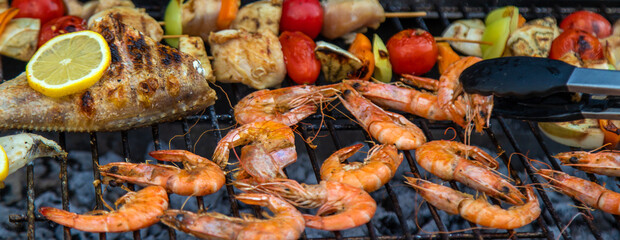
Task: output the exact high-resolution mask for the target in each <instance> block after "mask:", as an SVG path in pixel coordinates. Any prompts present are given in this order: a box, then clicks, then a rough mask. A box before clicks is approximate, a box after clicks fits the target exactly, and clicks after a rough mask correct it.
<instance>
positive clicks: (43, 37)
mask: <svg viewBox="0 0 620 240" xmlns="http://www.w3.org/2000/svg"><path fill="white" fill-rule="evenodd" d="M85 29H86V21H84V19H81V18H79V17H75V16H64V17H59V18H54V19H52V20H50V21H49V22H47V23H45V24H43V26H42V27H41V33H40V34H39V43H38V46H37V47H41V45H43V44H44V43H46V42H47V41H49V40H50V39H52V38H53V37H56V36H58V35H61V34H65V33H70V32H77V31H82V30H85Z"/></svg>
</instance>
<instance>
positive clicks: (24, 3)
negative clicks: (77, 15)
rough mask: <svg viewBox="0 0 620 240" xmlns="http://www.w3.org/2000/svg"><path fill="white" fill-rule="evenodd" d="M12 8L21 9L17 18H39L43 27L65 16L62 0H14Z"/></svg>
mask: <svg viewBox="0 0 620 240" xmlns="http://www.w3.org/2000/svg"><path fill="white" fill-rule="evenodd" d="M11 7H14V8H19V13H17V16H15V18H38V19H40V20H41V25H43V24H45V23H46V22H47V21H49V20H52V19H53V18H57V17H62V16H63V15H65V5H64V4H63V2H62V0H13V2H12V3H11Z"/></svg>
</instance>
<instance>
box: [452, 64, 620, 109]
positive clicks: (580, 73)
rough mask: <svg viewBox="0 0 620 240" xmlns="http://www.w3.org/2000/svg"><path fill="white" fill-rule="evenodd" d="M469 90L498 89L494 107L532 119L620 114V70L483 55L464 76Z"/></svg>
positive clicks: (493, 91) (493, 92) (490, 92)
mask: <svg viewBox="0 0 620 240" xmlns="http://www.w3.org/2000/svg"><path fill="white" fill-rule="evenodd" d="M460 81H461V82H462V84H463V89H464V90H465V92H467V93H476V94H481V95H485V96H486V95H494V96H495V97H494V104H495V106H494V108H493V113H494V114H497V115H500V116H503V117H508V118H517V119H524V120H533V121H571V120H577V119H584V118H599V119H615V120H620V71H610V70H599V69H588V68H578V67H575V66H572V65H570V64H567V63H564V62H562V61H558V60H553V59H547V58H535V57H504V58H495V59H490V60H484V61H480V62H478V63H476V64H474V65H472V66H471V67H469V68H467V69H465V70H464V71H463V73H462V74H461V76H460Z"/></svg>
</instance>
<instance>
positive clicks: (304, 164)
mask: <svg viewBox="0 0 620 240" xmlns="http://www.w3.org/2000/svg"><path fill="white" fill-rule="evenodd" d="M508 122H509V124H510V126H511V127H514V129H513V130H515V131H513V133H514V134H516V136H515V138H517V140H518V143H519V147H520V148H521V149H523V150H524V151H526V152H525V153H523V154H525V155H527V156H528V158H530V159H537V160H540V161H542V162H548V159H547V158H546V157H545V155H544V153H543V152H542V150H541V147H540V146H539V145H538V143H537V141H536V139H535V138H534V137H533V136H532V134H531V132H529V128H526V126H525V124H524V123H522V122H518V121H514V122H512V121H508ZM178 125H180V124H176V123H172V124H164V125H161V127H160V129H161V130H160V134H161V135H160V139H161V140H162V141H161V145H162V148H164V149H168V148H170V149H185V143H184V141H183V138H182V137H180V138H179V137H176V138H175V137H174V136H175V135H178V134H179V131H177V130H180V127H178ZM172 129H175V130H172ZM207 129H208V128H207V126H201V124H199V125H197V126H196V127H195V128H194V129H192V131H191V133H192V136H191V139H192V143H196V142H198V144H197V145H196V153H198V154H199V155H201V156H207V158H210V156H211V155H212V153H213V149H214V145H215V143H216V142H217V139H216V137H215V136H214V134H212V133H211V134H209V133H207V134H205V135H204V136H202V137H201V139H200V140H199V139H198V138H199V135H200V133H202V132H204V131H206V130H207ZM492 130H493V132H496V133H499V132H501V131H502V129H501V128H500V127H499V126H498V124H495V125H493V126H492ZM196 133H198V134H196ZM3 134H4V133H3ZM322 134H323V133H322ZM337 135H338V136H337V138H338V139H339V140H340V141H339V142H340V144H341V146H339V147H346V146H350V145H352V144H355V143H360V142H362V143H363V142H364V141H363V140H364V136H363V132H361V131H359V130H355V131H349V130H341V131H339V132H338V133H337ZM432 135H433V136H434V137H435V138H436V139H450V138H452V133H448V134H447V135H444V132H443V130H433V131H432ZM97 137H98V150H99V162H100V164H102V165H103V164H107V163H110V162H120V161H124V158H123V153H122V143H121V138H120V134H118V133H103V134H102V133H100V134H98V135H97ZM498 138H499V139H498V140H499V141H500V144H501V145H502V147H503V148H504V149H505V150H506V151H507V152H506V153H505V154H508V155H510V153H512V152H514V149H512V145H510V143H509V142H508V140H507V139H506V138H505V137H504V136H503V134H502V135H501V136H498ZM50 139H53V140H57V138H55V137H54V135H50ZM171 139H172V140H171ZM169 140H171V141H169ZM129 141H130V144H131V145H130V158H131V161H133V162H141V161H144V160H152V158H151V157H149V156H148V152H150V151H152V150H154V143H153V141H152V135H151V134H150V129H138V130H132V131H130V132H129ZM545 141H546V144H547V145H548V146H549V148H550V149H552V151H553V152H552V153H553V154H555V153H558V152H562V151H569V150H570V149H568V148H567V147H565V146H562V145H559V144H556V143H553V142H552V141H551V140H549V139H545ZM169 143H170V145H168V144H169ZM313 143H314V144H316V149H315V150H314V152H315V153H316V155H317V159H319V164H320V163H321V162H322V160H323V159H326V158H327V157H328V156H329V155H330V154H331V153H333V152H334V151H336V150H337V147H336V146H334V142H332V141H331V138H330V137H329V135H328V134H323V135H320V137H319V138H318V139H317V140H315V141H314V142H313ZM472 144H473V145H476V146H481V147H482V148H483V149H484V150H486V151H487V152H489V153H492V155H497V152H496V151H494V149H495V147H494V145H493V144H492V143H491V142H490V140H489V137H488V136H487V135H479V134H473V135H472ZM296 145H297V151H298V154H299V157H298V160H297V162H296V163H294V164H292V165H291V166H289V167H287V169H286V171H287V174H288V175H289V177H290V178H292V179H295V180H297V181H300V182H304V183H307V184H316V183H317V178H316V177H315V175H314V172H313V169H312V164H311V160H310V158H309V156H308V151H309V149H307V147H306V145H305V144H304V142H303V141H301V138H300V137H297V143H296ZM67 146H69V149H67V150H68V152H69V157H68V158H69V159H68V171H67V172H68V178H69V181H68V185H69V186H68V188H69V199H70V204H69V206H70V207H69V208H70V211H71V212H76V213H86V212H89V211H92V210H93V209H95V192H94V188H93V169H92V165H93V164H92V154H91V152H90V145H89V144H88V135H87V134H68V136H67ZM311 151H312V150H311ZM367 151H368V145H366V147H364V149H362V150H361V151H360V152H359V153H357V154H356V155H354V156H353V157H352V158H351V159H349V160H350V161H361V160H362V159H364V157H365V156H366V152H367ZM411 154H412V155H413V156H415V153H414V151H411ZM231 158H233V159H234V154H232V153H231ZM498 160H499V161H500V166H501V167H500V169H499V171H500V172H501V173H503V174H507V173H508V170H507V168H506V165H505V164H504V163H502V161H501V160H500V159H498ZM511 161H512V163H511V165H512V167H513V168H516V170H517V172H519V177H520V178H521V179H523V180H525V181H526V183H527V184H529V183H531V179H530V178H529V177H528V176H527V175H526V174H525V170H524V169H523V168H522V166H521V163H520V161H519V157H518V156H512V157H511ZM34 165H35V167H34V173H35V175H34V179H35V186H34V187H35V196H36V197H35V209H37V210H38V209H39V207H42V206H48V207H56V208H61V207H62V202H61V197H60V196H61V192H60V185H61V184H60V179H59V173H60V164H59V163H58V162H57V161H56V160H55V159H38V160H36V161H35V162H34ZM535 166H536V167H538V168H543V167H544V166H542V165H541V164H538V165H535ZM235 167H236V166H232V167H231V169H232V168H235ZM416 167H417V168H418V169H420V174H421V175H422V176H423V177H424V178H426V179H430V180H431V181H433V182H436V183H443V184H444V185H446V184H447V183H446V182H444V181H441V180H439V179H437V178H436V177H434V176H432V175H431V174H429V173H427V172H425V171H424V170H423V169H421V168H420V167H419V166H416ZM563 170H564V171H565V172H567V173H569V174H571V175H574V176H578V177H582V178H586V179H587V176H586V175H585V174H584V173H583V172H580V171H575V170H574V169H572V168H569V167H563ZM403 176H412V174H411V168H410V166H409V163H408V162H407V159H406V158H405V160H404V161H403V163H402V164H401V166H400V167H399V169H398V172H397V173H396V176H395V177H394V178H393V179H392V180H391V181H390V185H391V187H392V189H393V191H394V193H395V195H396V198H397V200H398V203H399V206H400V208H401V209H402V213H403V218H404V219H405V223H404V224H405V228H406V229H407V231H409V232H410V233H411V234H413V235H426V234H431V233H439V230H438V227H437V223H436V222H435V221H434V220H433V218H432V216H431V214H430V211H429V207H428V203H426V202H425V201H424V200H423V199H422V198H421V197H420V196H419V195H418V194H417V193H416V192H415V190H413V189H412V188H410V187H409V186H407V185H405V184H404V178H403ZM539 179H540V178H539ZM540 180H541V182H544V181H542V179H540ZM598 180H599V181H600V182H601V183H607V184H606V187H607V188H609V189H611V190H614V191H620V189H618V186H617V184H616V182H615V180H614V178H608V177H602V176H598ZM25 182H26V169H25V168H24V169H21V170H20V171H18V172H17V173H15V174H13V175H11V176H10V177H9V178H8V179H7V180H6V185H7V187H5V188H4V189H2V190H0V196H1V197H0V200H1V202H0V236H2V237H0V238H3V239H25V238H26V223H25V222H24V223H11V222H9V220H8V216H9V215H10V214H25V211H26V208H27V207H26V205H27V204H26V186H25ZM457 185H458V187H459V189H460V190H461V191H464V192H468V193H470V194H474V195H479V194H477V193H476V192H474V191H472V190H469V189H468V188H466V187H465V186H463V185H462V184H457ZM103 191H104V194H103V195H104V200H105V201H106V202H107V203H108V204H109V205H111V206H113V205H114V204H113V203H114V201H115V200H116V199H117V198H119V197H120V196H122V195H123V194H125V193H126V191H125V190H123V189H121V188H118V187H117V188H114V187H110V186H104V188H103ZM545 191H546V193H547V195H548V196H549V198H550V201H551V202H552V203H553V207H554V208H555V211H556V212H557V214H558V215H559V216H558V217H559V218H560V219H562V221H563V222H562V225H565V224H568V223H569V222H570V225H569V227H568V228H567V229H566V230H565V231H567V233H568V234H569V235H571V236H572V237H573V238H574V239H594V237H593V236H592V233H591V231H590V229H589V228H588V225H587V223H586V221H585V219H586V218H592V219H593V223H594V225H595V226H596V227H597V228H598V229H599V230H600V231H601V232H602V238H603V239H613V238H615V237H614V236H618V235H619V234H620V233H619V231H618V227H617V222H616V220H615V218H614V216H613V215H611V214H607V213H603V212H602V211H599V210H594V211H590V212H588V213H587V215H586V214H581V213H580V212H579V211H578V209H577V207H576V206H575V203H574V202H573V201H572V200H571V199H570V198H569V197H566V196H564V195H561V194H558V193H556V192H554V191H552V190H551V189H549V188H545ZM235 192H236V193H239V191H238V190H237V189H235ZM371 195H372V197H373V198H374V199H375V200H376V201H377V212H376V214H375V216H374V217H373V218H372V220H371V225H372V228H373V231H374V232H375V233H376V234H377V235H378V236H403V235H404V233H403V229H402V227H401V225H402V223H401V222H400V221H399V219H398V217H397V215H396V213H395V208H394V203H393V202H392V200H391V198H390V197H389V195H388V193H387V191H386V189H385V187H383V188H381V189H379V190H378V191H376V192H374V193H372V194H371ZM229 198H230V196H228V193H227V192H226V189H225V188H222V189H221V190H220V191H218V192H216V193H214V194H211V195H208V196H205V197H204V203H205V205H206V208H207V209H208V210H207V211H215V212H220V213H223V214H226V215H229V216H232V213H231V208H230V202H229V201H230V199H229ZM170 199H171V208H175V209H185V210H190V211H194V212H196V211H197V210H198V206H197V201H196V199H195V198H187V197H183V196H178V195H174V194H171V196H170ZM541 205H542V206H541V207H542V208H543V214H542V218H543V219H544V222H545V224H546V225H547V227H548V228H549V229H550V230H551V231H552V233H553V235H554V237H556V238H557V237H558V236H561V235H560V231H561V230H560V229H558V227H556V225H555V224H554V222H553V219H552V218H551V216H550V214H549V212H548V211H547V210H546V209H545V208H546V206H544V205H543V202H542V200H541ZM239 206H240V212H242V213H248V214H256V213H255V212H254V210H253V209H252V208H251V207H250V206H247V205H245V204H242V203H239ZM503 207H505V208H507V207H509V205H503ZM263 210H264V211H267V212H268V210H266V209H264V208H263ZM301 211H302V212H304V213H315V212H316V211H315V210H301ZM437 212H438V214H439V217H440V219H441V221H442V222H443V224H445V226H446V228H447V229H448V231H449V232H451V233H460V232H462V231H463V229H466V230H469V229H470V228H471V226H470V225H469V223H467V222H466V221H465V220H464V219H463V218H461V217H459V216H457V215H449V214H447V213H446V212H444V211H441V210H438V211H437ZM37 215H39V216H40V214H38V212H37ZM35 227H36V228H35V230H36V231H35V234H36V238H37V239H62V238H63V228H62V226H59V225H57V224H54V223H51V222H48V221H37V222H36V224H35ZM481 231H482V232H483V233H487V232H497V233H505V232H506V231H505V230H496V229H482V230H481ZM516 231H517V232H540V231H541V229H540V225H539V224H538V223H537V222H536V221H535V222H533V223H531V224H529V225H527V226H525V227H523V228H520V229H516ZM466 232H469V233H471V231H466ZM140 234H141V236H142V238H143V239H167V238H168V234H169V233H168V228H167V227H166V226H165V225H163V224H161V223H158V224H155V225H153V226H151V227H149V228H146V229H142V230H140ZM176 234H177V238H178V239H193V237H192V236H190V235H187V234H185V233H182V232H180V231H176ZM305 234H306V236H307V237H308V238H316V237H332V238H333V237H334V236H335V235H334V233H332V232H328V231H321V230H315V229H309V228H307V229H306V231H305ZM341 234H342V236H343V237H360V236H368V235H369V233H368V227H367V226H366V225H363V226H361V227H357V228H354V229H350V230H345V231H341ZM71 235H72V237H73V238H74V239H96V238H98V234H93V233H86V232H81V231H77V230H71ZM107 239H133V237H132V233H116V234H112V233H110V234H107Z"/></svg>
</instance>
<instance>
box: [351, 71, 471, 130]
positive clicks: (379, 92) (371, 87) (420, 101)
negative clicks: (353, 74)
mask: <svg viewBox="0 0 620 240" xmlns="http://www.w3.org/2000/svg"><path fill="white" fill-rule="evenodd" d="M433 81H435V82H436V81H437V80H433ZM343 82H344V83H346V84H349V85H351V86H352V87H353V88H354V89H355V90H357V91H358V92H359V93H361V94H362V95H363V96H364V97H365V98H368V99H369V100H370V101H372V102H373V103H375V104H377V105H379V106H381V107H384V108H390V109H395V110H399V111H403V112H407V113H411V114H414V115H416V116H420V117H423V118H426V119H430V120H438V121H443V120H452V115H451V114H450V113H449V112H448V111H444V110H443V109H442V108H441V107H440V106H439V102H438V101H437V95H435V94H434V93H429V92H424V91H419V90H416V89H413V88H407V87H399V86H396V85H392V84H386V83H373V82H369V81H361V80H343ZM455 106H460V107H462V112H465V108H464V107H465V105H463V104H460V102H458V103H455Z"/></svg>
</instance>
